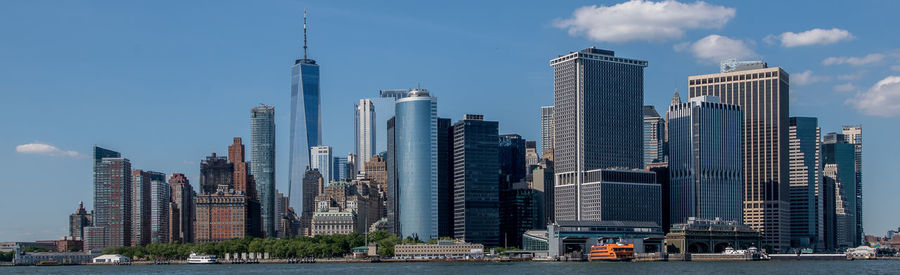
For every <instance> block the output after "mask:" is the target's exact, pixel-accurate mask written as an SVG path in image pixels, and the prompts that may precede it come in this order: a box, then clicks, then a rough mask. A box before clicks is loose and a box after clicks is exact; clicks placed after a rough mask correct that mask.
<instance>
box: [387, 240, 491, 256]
mask: <svg viewBox="0 0 900 275" xmlns="http://www.w3.org/2000/svg"><path fill="white" fill-rule="evenodd" d="M394 256H395V257H397V258H401V259H444V258H451V259H471V258H480V257H482V256H484V245H482V244H477V243H465V242H454V241H438V242H437V243H436V244H398V245H396V246H394Z"/></svg>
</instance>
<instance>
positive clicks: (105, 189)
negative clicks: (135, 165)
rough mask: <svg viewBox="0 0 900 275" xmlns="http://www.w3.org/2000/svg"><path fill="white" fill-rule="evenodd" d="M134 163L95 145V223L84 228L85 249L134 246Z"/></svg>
mask: <svg viewBox="0 0 900 275" xmlns="http://www.w3.org/2000/svg"><path fill="white" fill-rule="evenodd" d="M131 208H132V175H131V161H129V160H128V159H126V158H122V157H121V155H120V154H119V153H118V152H115V151H111V150H107V149H103V148H100V147H97V146H94V216H93V218H94V222H93V225H92V226H91V227H87V228H85V232H84V234H85V244H84V246H85V248H84V249H85V250H98V249H105V248H110V247H119V246H129V245H131V233H132V232H131V226H132V214H133V213H132V210H131Z"/></svg>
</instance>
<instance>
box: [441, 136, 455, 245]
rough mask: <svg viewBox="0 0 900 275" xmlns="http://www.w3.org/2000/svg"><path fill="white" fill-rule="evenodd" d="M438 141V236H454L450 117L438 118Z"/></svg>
mask: <svg viewBox="0 0 900 275" xmlns="http://www.w3.org/2000/svg"><path fill="white" fill-rule="evenodd" d="M437 133H438V134H437V136H438V138H437V141H438V146H437V149H438V152H437V158H438V169H437V173H438V204H437V205H438V236H440V237H452V236H454V233H453V227H454V215H455V214H454V211H455V209H454V208H455V205H454V204H455V200H456V198H455V194H454V190H453V176H454V163H453V146H454V144H453V123H452V122H451V121H450V119H449V118H438V120H437Z"/></svg>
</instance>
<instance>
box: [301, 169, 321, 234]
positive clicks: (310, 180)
mask: <svg viewBox="0 0 900 275" xmlns="http://www.w3.org/2000/svg"><path fill="white" fill-rule="evenodd" d="M324 185H325V181H324V179H322V174H321V173H319V170H315V169H313V170H307V171H306V173H304V174H303V191H304V192H303V206H302V207H303V208H301V209H300V228H301V230H303V228H310V225H311V224H312V218H313V215H314V214H315V212H316V201H315V200H316V199H315V198H316V196H318V195H319V192H320V190H321V188H322V186H324Z"/></svg>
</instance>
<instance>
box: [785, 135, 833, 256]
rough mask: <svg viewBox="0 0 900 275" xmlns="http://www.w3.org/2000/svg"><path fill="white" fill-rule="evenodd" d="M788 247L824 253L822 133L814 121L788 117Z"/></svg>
mask: <svg viewBox="0 0 900 275" xmlns="http://www.w3.org/2000/svg"><path fill="white" fill-rule="evenodd" d="M790 120H791V128H790V136H789V138H788V141H789V143H790V150H791V159H790V165H791V172H790V173H791V174H790V175H791V188H790V190H791V247H794V248H801V249H802V248H813V249H814V250H816V251H821V250H822V249H825V243H824V242H823V240H824V239H822V236H823V235H824V231H823V230H824V228H823V226H824V224H823V223H824V219H823V216H822V215H823V212H822V211H823V202H824V201H823V200H822V196H823V195H822V192H823V190H822V165H821V159H822V154H821V147H822V146H821V130H820V128H819V125H818V119H816V118H814V117H791V118H790Z"/></svg>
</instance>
